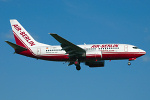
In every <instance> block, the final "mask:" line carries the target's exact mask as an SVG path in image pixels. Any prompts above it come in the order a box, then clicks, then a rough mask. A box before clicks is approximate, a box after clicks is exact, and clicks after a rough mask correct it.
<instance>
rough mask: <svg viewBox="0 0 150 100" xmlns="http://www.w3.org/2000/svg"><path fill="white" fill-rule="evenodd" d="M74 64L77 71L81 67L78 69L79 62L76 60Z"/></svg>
mask: <svg viewBox="0 0 150 100" xmlns="http://www.w3.org/2000/svg"><path fill="white" fill-rule="evenodd" d="M74 64H75V65H76V69H77V70H78V71H79V70H80V69H81V67H80V62H79V61H78V59H77V60H76V61H75V62H74Z"/></svg>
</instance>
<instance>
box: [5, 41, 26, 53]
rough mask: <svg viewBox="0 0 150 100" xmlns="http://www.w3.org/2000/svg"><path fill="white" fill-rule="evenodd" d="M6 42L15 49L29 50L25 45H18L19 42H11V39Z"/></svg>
mask: <svg viewBox="0 0 150 100" xmlns="http://www.w3.org/2000/svg"><path fill="white" fill-rule="evenodd" d="M5 42H6V43H8V44H9V45H10V46H11V47H13V48H14V49H15V50H17V51H20V52H21V51H26V50H28V49H27V48H24V47H22V46H19V45H17V44H14V43H12V42H9V41H5Z"/></svg>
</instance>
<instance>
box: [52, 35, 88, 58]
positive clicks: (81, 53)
mask: <svg viewBox="0 0 150 100" xmlns="http://www.w3.org/2000/svg"><path fill="white" fill-rule="evenodd" d="M50 35H51V36H53V37H54V38H55V39H56V40H57V41H58V42H60V43H61V47H62V49H63V50H65V51H66V54H69V56H68V57H69V58H74V57H76V58H78V57H85V55H86V51H85V50H84V49H82V48H81V47H79V46H77V45H75V44H73V43H71V42H69V41H68V40H66V39H64V38H62V37H61V36H59V35H57V34H55V33H50Z"/></svg>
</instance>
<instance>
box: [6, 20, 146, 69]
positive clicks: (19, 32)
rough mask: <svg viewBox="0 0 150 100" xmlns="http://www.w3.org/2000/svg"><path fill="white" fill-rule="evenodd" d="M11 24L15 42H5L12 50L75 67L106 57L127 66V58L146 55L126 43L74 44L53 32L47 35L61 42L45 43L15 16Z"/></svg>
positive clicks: (101, 63)
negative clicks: (57, 44) (39, 40)
mask: <svg viewBox="0 0 150 100" xmlns="http://www.w3.org/2000/svg"><path fill="white" fill-rule="evenodd" d="M10 23H11V27H12V30H13V34H14V38H15V41H16V44H14V43H12V42H9V41H5V42H6V43H8V44H9V45H10V46H11V47H12V48H14V50H15V53H17V54H20V55H24V56H28V57H32V58H36V59H42V60H48V61H62V62H68V63H69V64H68V66H70V65H73V64H74V65H75V66H76V69H77V70H80V69H81V66H80V63H85V65H87V66H89V67H104V62H105V60H122V59H128V65H131V63H130V61H132V60H136V58H138V57H140V56H143V55H145V54H146V52H145V51H144V50H142V49H139V48H138V47H136V46H134V45H129V44H83V45H75V44H73V43H71V42H70V41H68V40H66V39H64V38H62V37H61V36H59V35H58V34H55V33H49V34H50V35H51V36H52V37H54V38H55V39H56V40H57V41H58V42H59V43H60V45H59V46H52V45H47V44H43V43H39V42H37V41H36V40H34V39H33V37H32V36H31V35H30V34H29V33H28V32H27V31H26V30H25V29H24V28H23V26H22V25H21V24H20V23H19V22H18V21H17V20H16V19H11V20H10Z"/></svg>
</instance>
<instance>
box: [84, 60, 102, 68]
mask: <svg viewBox="0 0 150 100" xmlns="http://www.w3.org/2000/svg"><path fill="white" fill-rule="evenodd" d="M85 65H87V66H89V67H104V60H101V61H94V62H85Z"/></svg>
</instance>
